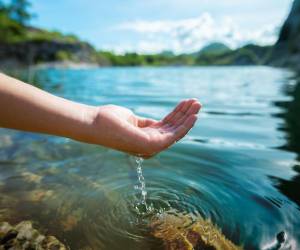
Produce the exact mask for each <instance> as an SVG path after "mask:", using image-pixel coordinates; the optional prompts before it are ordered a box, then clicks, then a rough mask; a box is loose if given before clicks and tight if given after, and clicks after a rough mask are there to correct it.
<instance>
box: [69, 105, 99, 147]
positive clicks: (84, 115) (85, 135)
mask: <svg viewBox="0 0 300 250" xmlns="http://www.w3.org/2000/svg"><path fill="white" fill-rule="evenodd" d="M77 115H78V116H77V119H76V122H75V123H77V125H76V126H74V127H73V128H71V129H70V131H71V135H70V136H69V137H70V138H72V139H74V140H77V141H82V142H86V143H93V138H94V135H93V133H94V129H93V127H94V122H95V119H96V115H97V107H95V106H88V105H81V107H80V109H79V110H77Z"/></svg>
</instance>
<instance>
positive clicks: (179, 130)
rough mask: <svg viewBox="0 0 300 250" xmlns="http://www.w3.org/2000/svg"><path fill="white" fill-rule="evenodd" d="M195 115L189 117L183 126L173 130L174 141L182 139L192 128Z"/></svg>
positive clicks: (195, 119) (195, 118)
mask: <svg viewBox="0 0 300 250" xmlns="http://www.w3.org/2000/svg"><path fill="white" fill-rule="evenodd" d="M197 118H198V117H197V115H190V116H189V117H188V118H187V119H186V120H185V121H184V123H183V124H181V125H180V126H178V127H177V128H176V130H175V141H179V140H180V139H181V138H183V137H184V136H185V135H186V134H187V133H188V132H189V131H190V129H191V128H192V127H193V126H194V124H195V122H196V121H197Z"/></svg>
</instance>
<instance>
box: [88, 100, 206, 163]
mask: <svg viewBox="0 0 300 250" xmlns="http://www.w3.org/2000/svg"><path fill="white" fill-rule="evenodd" d="M200 108H201V104H200V103H199V102H198V101H197V100H196V99H189V100H184V101H181V102H180V103H179V104H178V105H177V107H176V108H175V109H174V110H173V111H172V112H171V113H170V114H168V115H167V116H166V117H165V118H164V119H162V120H161V121H156V120H153V119H148V118H143V117H139V116H137V115H135V114H134V113H133V112H132V111H131V110H129V109H127V108H124V107H120V106H116V105H105V106H100V107H98V108H96V111H95V115H94V119H93V122H92V133H91V137H90V139H88V141H89V142H91V143H95V144H101V145H103V146H107V147H111V148H114V149H117V150H120V151H124V152H127V153H130V154H133V155H138V156H141V157H145V158H149V157H151V156H153V155H155V154H157V153H159V152H161V151H162V150H164V149H166V148H168V147H170V146H171V145H172V144H174V143H175V142H176V141H178V140H180V139H181V138H182V137H184V136H185V135H186V134H187V133H188V131H189V130H190V129H191V128H192V127H193V126H194V124H195V122H196V120H197V113H198V112H199V110H200Z"/></svg>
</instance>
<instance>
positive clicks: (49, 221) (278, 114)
mask: <svg viewBox="0 0 300 250" xmlns="http://www.w3.org/2000/svg"><path fill="white" fill-rule="evenodd" d="M298 79H299V78H298ZM34 80H35V83H36V84H37V85H38V86H39V87H41V88H43V89H45V90H47V91H50V92H52V93H54V94H56V95H59V96H63V97H66V98H69V99H72V100H75V101H80V102H84V103H87V104H92V105H102V104H108V103H113V104H117V105H123V106H126V107H128V108H131V109H132V110H133V111H134V112H136V113H137V114H139V115H144V116H148V117H152V118H155V119H160V118H162V117H163V116H164V115H166V114H167V113H168V112H169V111H170V110H171V109H172V107H173V106H175V105H176V103H177V102H178V101H179V100H181V99H183V98H189V97H196V98H199V100H200V101H201V102H202V104H203V109H202V112H201V115H200V119H199V121H198V123H197V124H196V126H195V128H194V129H193V130H192V131H191V133H189V135H188V136H187V137H185V138H184V140H182V141H180V142H179V143H177V144H176V145H174V146H173V147H171V148H170V149H168V150H166V151H165V152H162V153H161V154H159V155H157V156H155V157H154V158H151V159H149V160H145V161H144V162H143V166H142V169H140V170H142V172H139V175H140V174H141V175H140V177H141V176H144V177H145V179H146V181H147V189H144V191H147V194H146V193H145V192H144V195H142V192H141V190H140V189H135V188H134V186H136V185H138V186H139V188H141V187H143V184H142V183H143V182H144V179H143V178H142V177H141V178H140V180H141V182H140V183H139V182H138V177H137V163H136V162H135V159H134V158H133V157H131V156H128V155H126V154H123V153H119V152H116V151H113V150H109V149H106V148H103V147H98V146H93V145H87V144H83V143H78V142H74V141H72V140H69V139H65V138H58V137H52V136H45V135H38V134H30V133H22V132H17V131H11V130H5V129H1V130H0V220H6V221H10V222H11V223H17V222H19V221H20V220H32V221H34V223H35V225H36V227H37V228H39V229H40V230H41V231H43V232H46V233H48V234H52V235H55V236H57V238H59V239H60V240H61V241H62V242H64V243H65V244H66V245H67V246H69V247H70V248H71V249H124V246H126V249H163V248H164V247H163V242H162V240H160V239H158V238H157V237H154V236H153V227H152V224H151V220H152V219H153V218H154V217H157V218H161V217H163V216H165V214H166V213H168V214H171V215H173V216H174V217H176V218H178V219H180V218H184V216H189V217H190V218H192V221H194V220H197V218H200V217H201V218H204V219H207V218H209V219H210V220H211V221H212V222H213V223H214V224H216V225H217V226H218V227H219V228H221V229H222V232H223V234H224V235H225V236H226V237H227V238H228V239H230V240H231V241H233V242H234V243H235V244H238V245H243V246H244V248H246V249H259V248H261V247H262V246H264V245H266V244H268V243H270V242H272V241H273V240H274V239H275V236H276V234H277V233H278V232H280V231H285V232H286V234H287V236H288V237H287V238H288V239H287V240H288V241H289V244H292V246H293V247H294V249H299V244H300V219H299V218H300V217H299V215H300V208H299V207H300V191H299V190H300V164H299V159H300V157H299V155H300V137H299V136H300V134H299V124H300V121H299V119H300V118H299V117H300V116H299V110H300V82H299V80H297V76H296V75H295V74H294V73H293V72H291V71H288V70H283V69H274V68H268V67H199V68H198V67H193V68H188V67H186V68H185V67H183V68H175V67H174V68H172V67H170V68H103V69H88V70H55V69H48V70H46V69H45V70H40V71H38V72H35V78H34ZM141 201H142V202H145V204H146V205H147V208H146V207H145V206H136V205H137V204H140V203H141ZM159 216H161V217H159ZM188 223H189V222H188V220H186V223H185V222H184V223H182V224H183V225H185V224H188Z"/></svg>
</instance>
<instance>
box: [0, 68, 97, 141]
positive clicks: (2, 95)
mask: <svg viewBox="0 0 300 250" xmlns="http://www.w3.org/2000/svg"><path fill="white" fill-rule="evenodd" d="M92 116H93V107H91V106H87V105H83V104H79V103H75V102H72V101H69V100H66V99H63V98H60V97H57V96H54V95H51V94H49V93H47V92H45V91H42V90H40V89H38V88H36V87H33V86H31V85H29V84H26V83H23V82H21V81H18V80H16V79H14V78H11V77H8V76H6V75H4V74H1V73H0V127H5V128H11V129H18V130H23V131H31V132H38V133H47V134H52V135H58V136H64V137H69V138H73V139H77V140H81V141H85V137H88V136H89V135H88V134H87V133H88V131H89V130H88V126H89V124H90V123H91V122H92V119H93V117H92Z"/></svg>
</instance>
